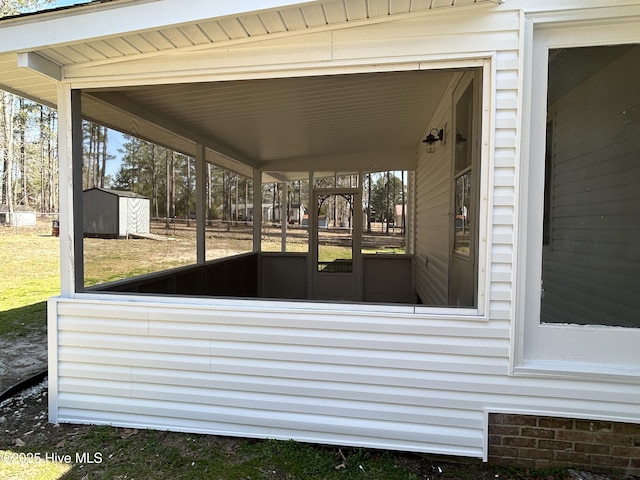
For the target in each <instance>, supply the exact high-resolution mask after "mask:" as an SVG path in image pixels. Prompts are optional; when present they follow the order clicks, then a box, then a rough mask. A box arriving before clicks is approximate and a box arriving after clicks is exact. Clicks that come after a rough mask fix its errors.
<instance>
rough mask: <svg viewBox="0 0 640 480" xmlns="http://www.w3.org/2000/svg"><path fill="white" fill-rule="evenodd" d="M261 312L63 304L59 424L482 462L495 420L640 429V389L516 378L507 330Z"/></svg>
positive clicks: (56, 385)
mask: <svg viewBox="0 0 640 480" xmlns="http://www.w3.org/2000/svg"><path fill="white" fill-rule="evenodd" d="M250 305H252V304H250V303H247V302H245V303H244V304H243V305H236V306H234V307H225V306H216V305H215V304H213V303H210V302H207V301H204V300H195V299H191V300H180V301H179V302H178V301H176V299H174V301H171V300H165V301H164V302H157V301H155V302H154V301H148V300H144V301H142V300H141V299H140V298H139V297H138V298H135V297H128V298H127V297H112V299H111V300H105V299H100V300H91V299H90V298H86V299H82V298H77V299H52V300H51V302H50V312H55V313H56V315H57V320H53V319H54V318H56V317H51V318H52V319H51V320H50V321H51V322H52V323H51V324H50V325H49V326H50V327H51V328H57V331H58V340H57V345H56V346H54V347H53V348H52V349H51V357H50V365H49V367H50V371H49V375H50V388H51V397H50V398H51V404H50V415H51V417H50V420H51V421H53V422H70V423H85V422H90V423H98V424H112V425H127V426H135V427H141V428H157V429H168V430H180V431H189V432H199V433H210V434H220V435H230V436H252V437H265V438H266V437H268V438H280V439H290V438H293V439H297V440H300V441H310V442H320V443H328V444H338V445H340V444H348V445H361V446H368V447H374V448H392V449H399V450H407V451H420V452H435V453H445V454H452V455H464V456H473V457H480V456H482V455H483V454H484V449H485V446H486V444H485V439H484V426H485V425H484V413H485V411H487V410H491V409H510V410H512V411H517V410H518V409H526V410H535V411H538V412H540V411H542V412H544V411H553V412H556V413H557V412H563V411H564V412H571V415H578V416H582V417H584V418H592V417H593V416H599V417H602V416H604V415H605V414H606V415H613V416H616V417H618V418H628V417H633V416H635V417H636V418H637V416H638V415H640V405H639V404H638V402H637V398H638V397H637V396H638V394H640V386H638V385H625V384H620V383H616V382H615V381H612V382H610V383H608V386H607V389H606V391H604V390H603V389H602V387H601V385H600V384H599V383H598V382H593V381H592V382H586V381H582V382H581V381H570V380H545V381H541V380H540V379H535V378H530V379H526V378H514V377H509V376H508V375H507V369H508V365H507V361H506V359H507V355H508V351H509V338H508V331H507V330H505V329H503V328H500V327H499V326H498V327H497V328H496V327H494V326H492V325H487V324H484V323H482V322H477V321H463V320H461V319H456V318H450V317H435V316H432V317H422V316H416V315H413V314H409V313H407V314H399V313H381V312H379V311H377V312H376V311H375V310H373V309H372V310H371V311H369V312H364V313H362V312H349V311H347V310H340V309H337V308H333V309H331V308H329V309H327V310H325V311H316V312H314V313H308V310H305V309H304V307H302V308H301V306H300V305H298V306H294V305H287V304H283V303H273V304H271V305H270V304H269V303H268V302H263V303H262V304H261V306H260V308H255V307H253V306H250ZM303 312H305V313H303Z"/></svg>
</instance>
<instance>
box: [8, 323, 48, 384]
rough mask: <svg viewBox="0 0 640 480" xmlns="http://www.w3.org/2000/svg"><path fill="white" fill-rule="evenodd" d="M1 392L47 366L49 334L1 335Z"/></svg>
mask: <svg viewBox="0 0 640 480" xmlns="http://www.w3.org/2000/svg"><path fill="white" fill-rule="evenodd" d="M0 352H2V355H0V393H2V392H4V391H5V390H6V389H7V388H9V387H11V386H13V385H14V384H16V383H18V382H20V381H22V380H24V379H26V378H28V377H30V376H31V375H34V374H36V373H38V372H41V371H43V370H45V369H46V368H47V335H46V333H44V332H32V333H30V334H28V335H25V336H19V337H18V336H16V337H0Z"/></svg>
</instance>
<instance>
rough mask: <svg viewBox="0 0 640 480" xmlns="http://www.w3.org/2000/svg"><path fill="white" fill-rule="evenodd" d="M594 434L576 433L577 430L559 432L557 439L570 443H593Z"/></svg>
mask: <svg viewBox="0 0 640 480" xmlns="http://www.w3.org/2000/svg"><path fill="white" fill-rule="evenodd" d="M593 435H594V434H593V433H591V432H584V431H576V430H558V432H557V434H556V438H557V439H558V440H566V441H568V442H583V443H592V442H593Z"/></svg>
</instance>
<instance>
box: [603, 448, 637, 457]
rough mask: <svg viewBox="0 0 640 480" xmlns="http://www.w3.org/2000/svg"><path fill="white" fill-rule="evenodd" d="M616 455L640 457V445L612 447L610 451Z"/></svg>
mask: <svg viewBox="0 0 640 480" xmlns="http://www.w3.org/2000/svg"><path fill="white" fill-rule="evenodd" d="M608 453H609V454H610V455H612V456H614V457H627V458H640V447H617V446H616V447H611V451H610V452H608Z"/></svg>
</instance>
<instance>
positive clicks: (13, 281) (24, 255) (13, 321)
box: [0, 232, 60, 336]
mask: <svg viewBox="0 0 640 480" xmlns="http://www.w3.org/2000/svg"><path fill="white" fill-rule="evenodd" d="M59 245H60V243H59V239H58V238H56V237H52V236H48V235H43V234H42V235H41V234H36V233H29V232H27V233H19V234H18V235H15V234H6V233H5V234H1V233H0V252H2V264H1V266H0V292H2V294H1V295H0V335H2V336H4V335H10V334H13V335H23V334H26V333H28V332H29V331H32V330H34V329H46V299H47V298H49V297H51V296H55V295H58V293H59V292H60V261H59Z"/></svg>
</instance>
